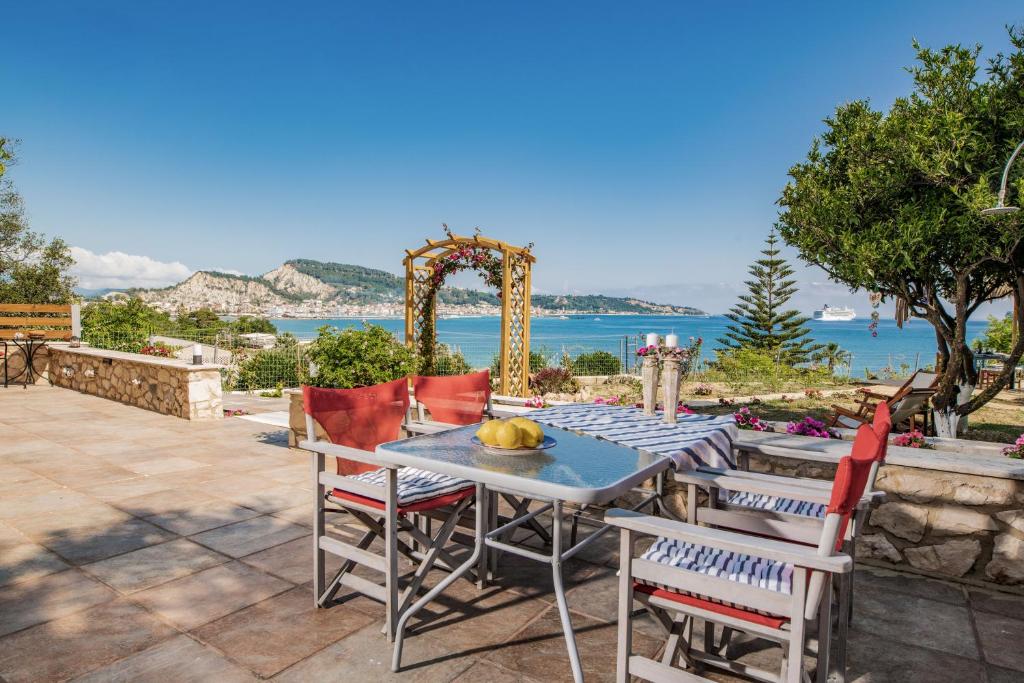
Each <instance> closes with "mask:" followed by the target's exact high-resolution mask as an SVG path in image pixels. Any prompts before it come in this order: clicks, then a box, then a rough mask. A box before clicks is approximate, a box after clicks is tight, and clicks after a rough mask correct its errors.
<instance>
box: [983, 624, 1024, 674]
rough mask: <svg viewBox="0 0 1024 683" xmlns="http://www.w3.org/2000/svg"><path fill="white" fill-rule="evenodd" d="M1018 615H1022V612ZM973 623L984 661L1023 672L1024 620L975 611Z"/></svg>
mask: <svg viewBox="0 0 1024 683" xmlns="http://www.w3.org/2000/svg"><path fill="white" fill-rule="evenodd" d="M1019 616H1021V617H1024V613H1019ZM974 623H975V624H976V625H977V627H978V637H979V638H980V639H981V649H982V652H983V653H984V656H985V661H986V662H988V663H989V664H994V665H996V666H999V667H1002V668H1004V669H1013V670H1014V671H1020V672H1024V620H1022V619H1011V618H1010V617H1007V616H1003V615H1001V614H992V613H991V612H981V611H975V612H974ZM1022 678H1024V675H1022Z"/></svg>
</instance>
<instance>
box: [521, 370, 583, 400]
mask: <svg viewBox="0 0 1024 683" xmlns="http://www.w3.org/2000/svg"><path fill="white" fill-rule="evenodd" d="M530 388H531V389H533V390H534V391H535V392H537V393H538V394H540V395H544V394H551V393H560V394H561V393H574V392H576V391H579V388H580V386H579V383H577V382H576V379H575V378H574V377H573V376H572V373H571V372H569V371H568V370H566V369H565V368H542V369H541V370H538V371H537V372H535V373H534V374H533V375H532V376H531V377H530Z"/></svg>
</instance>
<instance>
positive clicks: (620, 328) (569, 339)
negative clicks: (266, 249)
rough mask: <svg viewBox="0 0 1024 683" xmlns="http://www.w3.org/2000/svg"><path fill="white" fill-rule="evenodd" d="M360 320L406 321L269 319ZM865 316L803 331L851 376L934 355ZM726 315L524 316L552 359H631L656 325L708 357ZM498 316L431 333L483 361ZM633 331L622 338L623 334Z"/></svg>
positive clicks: (348, 323)
mask: <svg viewBox="0 0 1024 683" xmlns="http://www.w3.org/2000/svg"><path fill="white" fill-rule="evenodd" d="M364 322H366V323H372V324H375V325H380V326H382V327H384V328H386V329H388V330H390V331H391V332H393V333H394V334H395V335H396V336H397V337H398V338H399V339H401V338H402V336H403V334H404V328H405V323H404V321H403V320H401V319H395V318H332V319H317V320H313V319H305V318H303V319H298V318H279V319H275V320H273V323H274V324H275V325H276V326H277V328H278V330H279V331H281V332H291V333H292V334H294V335H295V336H297V337H298V338H299V339H312V338H313V337H315V336H316V334H317V330H318V329H319V328H321V327H323V326H325V325H326V326H331V327H338V328H345V327H358V326H360V325H362V324H363V323H364ZM869 322H870V320H868V319H867V318H861V319H855V320H849V321H836V322H831V321H830V322H823V321H814V320H812V321H809V322H808V323H807V327H808V328H809V329H810V336H811V337H812V338H813V339H814V341H815V342H817V343H822V344H824V343H827V342H836V343H837V344H839V346H840V347H842V348H843V349H845V350H846V351H849V352H850V353H851V354H852V362H851V375H853V376H863V375H864V372H865V370H870V371H871V372H876V373H877V372H879V371H882V370H883V369H884V368H886V367H889V368H892V369H894V370H895V371H897V372H898V371H900V370H901V369H910V370H914V369H916V368H918V367H923V366H926V365H931V364H933V363H934V362H935V351H936V345H935V332H934V330H933V328H932V326H931V325H929V324H928V323H927V322H926V321H923V320H909V321H907V322H906V323H904V324H903V328H902V329H899V328H897V327H896V323H895V322H894V321H893V320H885V319H882V320H881V321H879V325H878V336H872V335H871V331H870V330H869V329H868V323H869ZM728 324H729V320H728V319H727V318H725V317H724V316H709V317H695V316H661V315H573V316H566V317H532V318H531V319H530V346H531V349H532V350H542V351H543V352H545V353H546V354H547V355H549V356H550V357H552V358H559V357H561V355H562V354H563V353H568V354H570V355H571V356H576V355H578V354H579V353H583V352H586V351H594V350H603V351H608V352H609V353H612V354H613V355H615V356H616V357H619V358H620V359H622V360H623V362H628V363H632V362H633V358H632V356H633V349H634V348H635V346H633V344H635V341H634V340H635V339H636V336H637V335H646V334H647V333H649V332H657V333H659V334H661V335H666V334H669V333H675V334H677V335H679V337H680V343H681V344H686V342H687V339H688V338H689V337H702V338H703V339H704V347H703V357H704V358H705V359H713V357H714V351H715V349H716V348H719V347H720V344H719V343H718V341H717V340H718V339H719V338H720V337H721V336H722V334H723V333H724V332H725V330H726V326H727V325H728ZM985 326H986V323H985V321H983V320H978V321H971V322H968V334H967V338H968V340H972V339H974V338H976V337H978V336H980V335H981V334H982V333H983V332H984V330H985ZM500 330H501V318H500V317H498V316H486V317H450V318H441V319H439V320H438V321H437V334H438V340H439V341H441V342H443V343H445V344H448V345H449V346H451V347H452V348H454V349H457V350H458V351H460V352H461V353H462V354H463V356H465V358H466V360H467V361H468V362H469V364H470V365H471V366H473V367H487V366H489V365H490V364H491V361H492V360H493V358H494V356H495V354H497V352H498V348H499V333H500ZM628 338H632V340H631V341H630V342H629V345H627V341H626V340H627V339H628Z"/></svg>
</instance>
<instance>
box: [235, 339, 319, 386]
mask: <svg viewBox="0 0 1024 683" xmlns="http://www.w3.org/2000/svg"><path fill="white" fill-rule="evenodd" d="M301 383H302V382H301V380H300V373H299V357H298V355H297V354H296V353H295V348H294V347H292V348H288V347H285V348H273V349H262V350H260V351H257V352H256V353H254V354H252V355H251V356H248V357H247V358H245V359H243V360H242V361H241V362H240V363H239V364H238V374H237V376H236V378H235V388H236V389H240V390H243V391H247V390H253V389H265V388H267V387H278V386H279V387H297V386H299V384H301Z"/></svg>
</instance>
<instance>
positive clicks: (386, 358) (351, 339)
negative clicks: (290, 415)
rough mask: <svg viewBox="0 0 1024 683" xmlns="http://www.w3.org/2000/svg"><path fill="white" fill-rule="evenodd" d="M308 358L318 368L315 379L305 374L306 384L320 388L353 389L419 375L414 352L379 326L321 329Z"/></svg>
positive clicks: (307, 355) (309, 350) (327, 327)
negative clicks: (414, 374) (415, 374)
mask: <svg viewBox="0 0 1024 683" xmlns="http://www.w3.org/2000/svg"><path fill="white" fill-rule="evenodd" d="M306 357H307V358H308V360H309V361H312V362H313V363H315V365H316V374H315V375H313V376H311V375H310V373H309V370H308V368H305V369H304V370H303V381H304V382H305V383H307V384H310V385H312V386H317V387H333V388H337V389H351V388H353V387H365V386H371V385H373V384H380V383H382V382H390V381H392V380H396V379H399V378H400V377H405V376H406V375H410V374H413V373H415V372H416V365H417V359H416V357H415V356H414V355H413V353H412V351H411V350H410V349H408V348H406V346H405V345H404V344H402V343H401V342H399V341H398V340H397V339H395V337H394V336H393V335H392V334H391V333H390V332H388V331H387V330H386V329H384V328H383V327H381V326H379V325H370V324H366V325H364V326H363V329H361V330H360V329H355V328H350V329H344V330H339V329H337V328H332V327H329V326H326V325H325V326H324V327H321V328H320V330H319V335H318V336H317V338H316V340H315V341H314V342H313V343H312V344H310V346H309V348H308V349H307V351H306Z"/></svg>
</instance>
